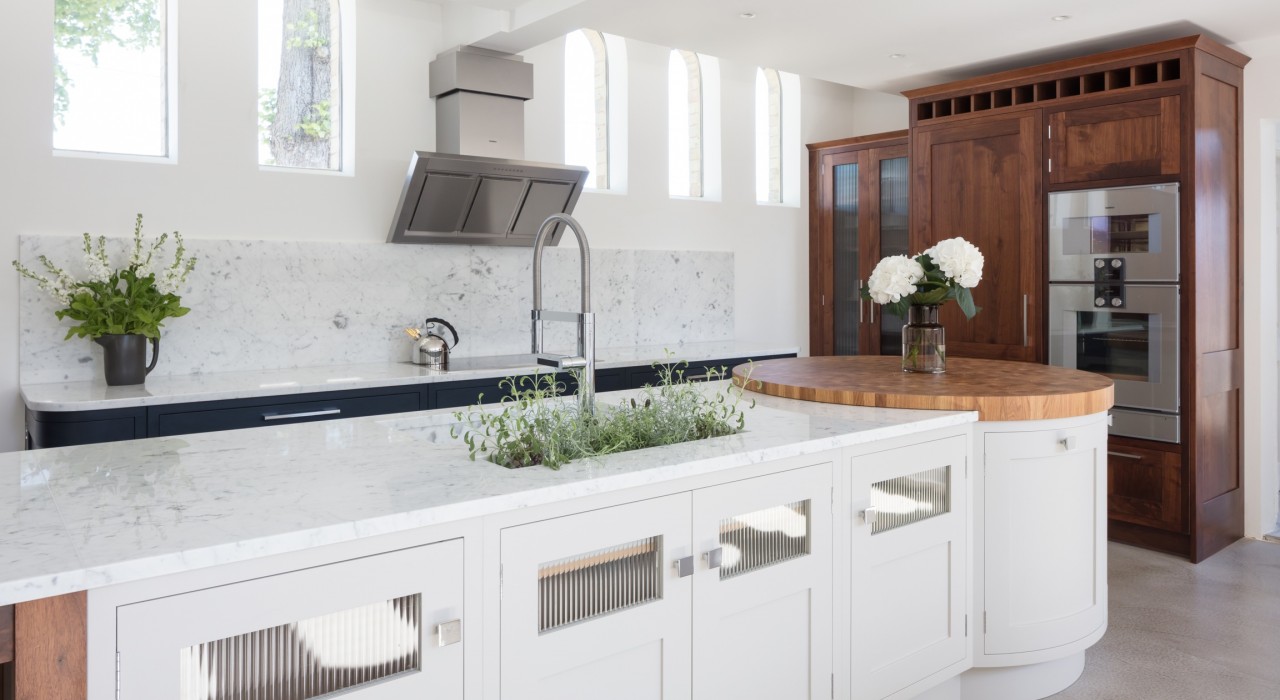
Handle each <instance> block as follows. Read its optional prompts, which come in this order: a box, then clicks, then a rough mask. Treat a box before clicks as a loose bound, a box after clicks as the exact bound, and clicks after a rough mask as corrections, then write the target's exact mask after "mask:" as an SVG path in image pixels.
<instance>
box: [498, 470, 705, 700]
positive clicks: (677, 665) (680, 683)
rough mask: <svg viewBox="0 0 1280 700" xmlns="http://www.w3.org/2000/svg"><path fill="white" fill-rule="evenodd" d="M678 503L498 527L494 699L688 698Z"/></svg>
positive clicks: (668, 499) (686, 599)
mask: <svg viewBox="0 0 1280 700" xmlns="http://www.w3.org/2000/svg"><path fill="white" fill-rule="evenodd" d="M689 509H690V496H689V494H688V493H683V494H676V495H673V496H665V497H662V498H656V499H653V500H648V501H639V502H636V503H629V504H626V505H621V506H615V507H611V508H605V509H601V510H596V511H590V512H587V513H580V514H576V515H570V516H565V517H562V518H555V519H552V520H545V521H542V522H537V523H531V524H528V525H520V526H517V527H511V528H507V529H505V530H503V531H502V555H501V558H502V605H501V608H502V612H501V614H502V619H501V630H502V631H501V638H502V697H503V699H504V700H534V699H536V700H602V699H603V698H609V700H658V699H659V698H661V699H662V700H680V699H687V698H689V691H690V676H689V673H690V669H689V664H690V624H689V613H690V609H689V606H690V595H691V583H692V581H693V578H692V575H691V574H692V568H691V567H690V568H688V569H687V570H686V571H687V574H686V575H683V576H682V572H681V571H679V570H678V569H677V567H675V566H674V565H673V564H674V563H675V562H676V561H677V560H679V559H682V558H685V557H689V556H690V541H691V540H690V534H689ZM690 563H691V562H690Z"/></svg>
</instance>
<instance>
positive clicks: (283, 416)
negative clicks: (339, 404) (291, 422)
mask: <svg viewBox="0 0 1280 700" xmlns="http://www.w3.org/2000/svg"><path fill="white" fill-rule="evenodd" d="M339 413H342V409H341V408H326V409H323V410H320V411H302V412H301V413H264V414H262V420H287V419H289V418H314V417H315V416H336V415H338V414H339Z"/></svg>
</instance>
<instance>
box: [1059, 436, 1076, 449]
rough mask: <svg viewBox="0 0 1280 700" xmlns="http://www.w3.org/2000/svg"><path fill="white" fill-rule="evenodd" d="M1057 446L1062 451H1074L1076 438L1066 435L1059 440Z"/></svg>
mask: <svg viewBox="0 0 1280 700" xmlns="http://www.w3.org/2000/svg"><path fill="white" fill-rule="evenodd" d="M1058 444H1060V445H1062V449H1064V450H1068V451H1070V450H1074V449H1075V448H1076V437H1075V436H1074V435H1068V436H1067V437H1064V438H1062V439H1061V440H1059V441H1058Z"/></svg>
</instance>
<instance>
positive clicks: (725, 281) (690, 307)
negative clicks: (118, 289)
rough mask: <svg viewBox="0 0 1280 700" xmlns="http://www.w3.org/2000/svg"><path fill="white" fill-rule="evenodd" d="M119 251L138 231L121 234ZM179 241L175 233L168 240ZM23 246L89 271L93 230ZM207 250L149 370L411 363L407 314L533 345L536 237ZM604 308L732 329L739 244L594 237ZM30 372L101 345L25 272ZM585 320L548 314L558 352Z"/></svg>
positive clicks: (625, 325)
mask: <svg viewBox="0 0 1280 700" xmlns="http://www.w3.org/2000/svg"><path fill="white" fill-rule="evenodd" d="M109 240H110V244H111V246H113V247H114V250H115V251H116V254H117V258H116V259H118V260H123V259H124V258H125V257H127V256H126V255H125V254H124V251H125V249H126V248H127V245H128V243H129V241H127V240H125V239H109ZM171 245H172V244H171ZM18 247H19V257H20V258H21V260H22V261H23V262H24V263H25V264H26V265H28V266H29V267H32V268H33V269H39V268H40V265H39V263H38V262H37V260H36V259H37V257H38V256H40V255H42V254H43V255H48V256H49V257H50V258H51V259H52V260H53V261H54V262H55V263H58V264H61V265H64V266H65V267H66V269H67V270H68V271H69V272H70V273H71V274H72V275H73V276H76V277H78V278H83V277H84V276H85V275H84V269H83V265H82V258H83V252H82V250H81V239H80V238H77V237H73V236H22V237H20V239H19V243H18ZM187 247H188V249H189V252H190V253H191V254H192V255H195V256H196V257H197V258H198V259H199V263H198V266H197V268H196V270H195V272H194V273H192V275H191V277H190V279H189V280H188V283H187V287H186V289H184V290H183V291H182V301H183V304H184V305H185V306H188V307H190V308H191V313H190V314H188V315H187V316H184V317H183V318H178V319H172V320H170V321H169V322H167V323H166V325H165V328H164V330H163V337H162V338H161V342H160V363H159V364H158V365H157V366H156V370H155V372H153V373H152V375H151V376H152V377H162V376H182V375H189V374H198V373H212V372H239V371H249V370H263V369H281V368H290V367H315V366H324V365H343V364H368V363H387V362H400V361H403V360H407V359H408V357H409V339H408V337H407V336H406V335H405V334H404V332H403V330H404V328H406V327H408V326H421V324H422V322H423V320H424V319H425V318H427V317H429V316H435V317H440V318H444V319H446V320H448V321H450V322H451V323H453V325H454V327H455V328H457V329H458V333H459V334H460V336H461V338H462V342H461V344H460V345H459V346H458V348H457V349H456V350H455V351H454V355H453V356H454V357H481V356H491V355H510V354H516V353H525V352H528V350H529V311H530V309H531V308H532V299H533V272H532V268H533V251H532V250H531V249H528V248H505V247H472V246H440V245H388V244H384V243H331V242H318V241H308V242H301V241H297V242H291V241H239V240H234V241H232V240H223V241H219V240H190V241H187ZM591 260H592V271H591V273H592V274H591V282H592V310H593V311H595V313H596V344H597V346H599V347H626V346H637V345H640V346H647V345H661V344H666V343H678V342H686V343H696V342H705V341H725V340H731V339H732V338H733V335H734V325H733V324H734V312H733V299H734V291H733V284H734V267H733V254H732V253H728V252H701V251H646V250H606V249H601V250H593V251H592V256H591ZM543 280H544V291H543V298H544V300H545V304H546V307H547V308H549V309H554V310H562V311H577V310H578V304H579V296H578V292H579V290H578V251H577V247H576V246H574V245H573V244H572V243H570V244H568V245H565V246H561V247H557V248H549V249H547V251H546V260H545V265H544V267H543ZM20 299H21V305H22V307H21V313H20V315H19V319H20V332H21V335H20V350H19V357H20V362H21V369H20V378H21V381H22V382H23V383H47V382H68V381H92V380H94V379H98V378H100V377H101V376H102V350H101V348H99V347H98V346H97V345H95V344H93V343H91V342H89V341H88V340H83V339H71V340H65V341H64V340H63V337H64V336H65V335H66V331H67V327H68V326H70V325H71V322H70V321H59V320H58V319H57V318H55V317H54V315H53V312H54V311H55V310H56V306H55V304H54V302H53V301H52V300H51V299H50V298H49V297H48V296H47V295H46V294H44V293H43V292H41V291H40V290H39V288H38V287H37V286H36V285H35V284H34V283H32V282H30V281H29V280H25V279H24V280H22V282H21V294H20ZM575 334H576V328H575V327H574V326H573V325H572V324H567V323H549V324H547V350H548V351H551V352H560V351H568V350H571V349H572V348H573V346H574V344H575V338H576V335H575Z"/></svg>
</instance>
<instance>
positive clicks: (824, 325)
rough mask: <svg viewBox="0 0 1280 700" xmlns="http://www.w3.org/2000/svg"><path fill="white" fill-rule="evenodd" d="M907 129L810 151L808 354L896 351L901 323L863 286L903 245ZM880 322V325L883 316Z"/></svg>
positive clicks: (903, 249) (901, 252)
mask: <svg viewBox="0 0 1280 700" xmlns="http://www.w3.org/2000/svg"><path fill="white" fill-rule="evenodd" d="M905 141H906V139H905V134H904V133H903V134H885V135H883V137H878V136H877V137H867V138H864V139H858V140H857V141H856V143H853V144H843V145H840V146H833V147H830V148H823V149H817V150H814V151H813V152H812V154H811V156H810V157H811V159H812V160H811V164H810V173H811V177H813V184H812V186H811V188H810V193H811V197H812V201H811V203H810V211H809V216H810V229H811V230H810V251H809V255H810V260H809V275H810V298H811V301H810V303H811V309H810V312H809V323H810V333H809V337H810V353H811V354H813V355H875V354H880V353H882V352H887V353H891V354H893V353H897V352H899V351H900V347H901V346H900V342H901V340H900V337H901V328H902V320H901V319H896V318H890V319H883V314H882V309H881V308H880V307H878V306H875V305H873V304H872V303H871V302H869V301H863V299H862V295H861V288H862V286H863V285H865V284H866V282H867V278H868V277H870V276H871V271H872V270H873V269H875V266H876V263H877V262H879V260H880V258H881V257H883V256H886V255H905V254H906V253H907V248H908V245H907V244H908V238H909V231H908V228H907V219H908V214H909V211H908V199H907V194H908V189H909V187H908V180H909V175H908V171H907V167H906V161H907V146H906V143H905ZM882 320H883V321H884V323H881V321H882Z"/></svg>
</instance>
